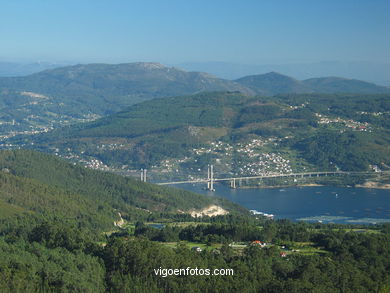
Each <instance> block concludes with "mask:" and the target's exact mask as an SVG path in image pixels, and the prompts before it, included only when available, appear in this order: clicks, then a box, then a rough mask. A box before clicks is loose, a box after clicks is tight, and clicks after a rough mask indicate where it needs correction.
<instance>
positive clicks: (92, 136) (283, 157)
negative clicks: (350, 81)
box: [12, 92, 390, 178]
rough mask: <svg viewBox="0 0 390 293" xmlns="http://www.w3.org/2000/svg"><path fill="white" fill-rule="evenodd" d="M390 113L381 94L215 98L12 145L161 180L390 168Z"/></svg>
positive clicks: (147, 107) (164, 104) (170, 101)
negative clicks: (211, 172)
mask: <svg viewBox="0 0 390 293" xmlns="http://www.w3.org/2000/svg"><path fill="white" fill-rule="evenodd" d="M389 113H390V96H388V95H371V96H368V95H362V96H356V95H319V94H300V95H298V94H296V95H281V96H275V97H248V96H245V95H242V94H238V93H231V92H228V93H221V92H215V93H203V94H197V95H192V96H182V97H172V98H162V99H156V100H152V101H147V102H144V103H140V104H137V105H133V106H131V107H130V108H129V109H127V110H126V111H123V112H119V113H117V114H114V115H111V116H108V117H105V118H102V119H99V120H96V121H94V122H90V123H84V124H77V125H74V126H70V127H66V128H62V129H58V130H55V131H52V132H49V133H47V134H42V135H36V136H33V137H30V138H26V137H19V138H17V139H15V140H13V141H12V143H14V144H17V145H20V146H25V147H26V146H27V147H29V148H36V149H38V150H43V151H47V152H57V153H58V154H59V155H61V156H63V157H66V158H69V159H71V160H84V162H88V161H89V160H91V159H97V160H100V162H101V163H102V164H106V165H108V166H110V168H119V169H121V170H126V169H128V168H130V169H132V168H133V169H137V168H142V167H147V168H149V169H150V170H157V171H159V172H162V173H165V174H168V175H170V174H176V173H177V172H180V170H187V171H186V172H188V173H189V174H191V175H193V174H197V173H199V176H200V177H202V178H204V176H205V175H204V170H206V168H207V164H210V163H214V164H215V166H216V168H215V169H216V170H217V172H222V173H223V174H224V175H226V176H229V174H230V175H231V174H240V175H257V174H260V173H259V172H289V171H304V170H337V169H341V170H369V169H370V168H371V167H370V166H373V165H377V166H379V168H381V169H386V170H387V168H388V167H386V166H389V165H390V161H389V157H390V156H389V155H390V153H389V148H388V146H389V144H390V134H389V125H390V114H389ZM166 160H168V161H166ZM287 161H288V162H287ZM259 162H263V163H264V164H265V165H264V166H263V165H259V164H260V163H259ZM275 162H281V163H280V164H279V163H275ZM283 162H284V163H283ZM175 170H179V171H175ZM202 172H203V173H202Z"/></svg>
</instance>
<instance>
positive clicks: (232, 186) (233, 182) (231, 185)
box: [230, 178, 237, 189]
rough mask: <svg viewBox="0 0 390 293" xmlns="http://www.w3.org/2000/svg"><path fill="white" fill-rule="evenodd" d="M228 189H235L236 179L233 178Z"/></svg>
mask: <svg viewBox="0 0 390 293" xmlns="http://www.w3.org/2000/svg"><path fill="white" fill-rule="evenodd" d="M230 188H233V189H236V188H237V187H236V178H233V180H231V181H230Z"/></svg>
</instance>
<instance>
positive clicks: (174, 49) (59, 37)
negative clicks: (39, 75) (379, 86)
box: [0, 0, 390, 64]
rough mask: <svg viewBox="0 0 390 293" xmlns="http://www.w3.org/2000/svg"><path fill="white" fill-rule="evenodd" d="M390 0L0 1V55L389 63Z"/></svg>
mask: <svg viewBox="0 0 390 293" xmlns="http://www.w3.org/2000/svg"><path fill="white" fill-rule="evenodd" d="M389 13H390V1H389V0H383V1H382V0H285V1H278V0H269V1H261V0H254V1H249V0H247V1H245V0H241V1H229V0H206V1H203V0H155V1H152V0H142V1H131V0H126V1H121V0H104V1H103V0H101V1H99V0H93V1H87V0H76V1H72V0H63V1H61V0H45V1H43V0H30V1H27V0H26V1H23V0H1V1H0V36H1V45H0V60H46V61H79V62H133V61H158V62H162V63H180V62H189V61H194V62H199V61H226V62H235V63H248V64H249V63H258V64H259V63H286V62H287V63H289V62H317V61H326V60H340V61H357V60H364V61H374V62H386V63H389V60H390V17H389Z"/></svg>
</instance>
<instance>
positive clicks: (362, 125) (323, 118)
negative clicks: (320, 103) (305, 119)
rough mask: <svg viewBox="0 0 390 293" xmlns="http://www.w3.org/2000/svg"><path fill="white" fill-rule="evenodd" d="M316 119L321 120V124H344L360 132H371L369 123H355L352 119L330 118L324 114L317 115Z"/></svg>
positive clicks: (319, 121)
mask: <svg viewBox="0 0 390 293" xmlns="http://www.w3.org/2000/svg"><path fill="white" fill-rule="evenodd" d="M315 115H316V117H317V118H319V120H318V123H319V124H331V123H340V124H343V125H344V126H345V127H347V128H352V129H354V130H358V131H369V130H370V126H369V124H368V123H367V122H359V121H354V120H352V119H348V120H347V119H342V118H340V117H337V118H329V117H327V116H325V115H323V114H319V113H315Z"/></svg>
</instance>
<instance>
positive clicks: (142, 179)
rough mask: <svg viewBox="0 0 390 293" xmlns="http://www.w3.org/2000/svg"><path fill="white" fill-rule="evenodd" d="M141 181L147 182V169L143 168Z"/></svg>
mask: <svg viewBox="0 0 390 293" xmlns="http://www.w3.org/2000/svg"><path fill="white" fill-rule="evenodd" d="M141 181H142V182H146V169H141Z"/></svg>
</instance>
